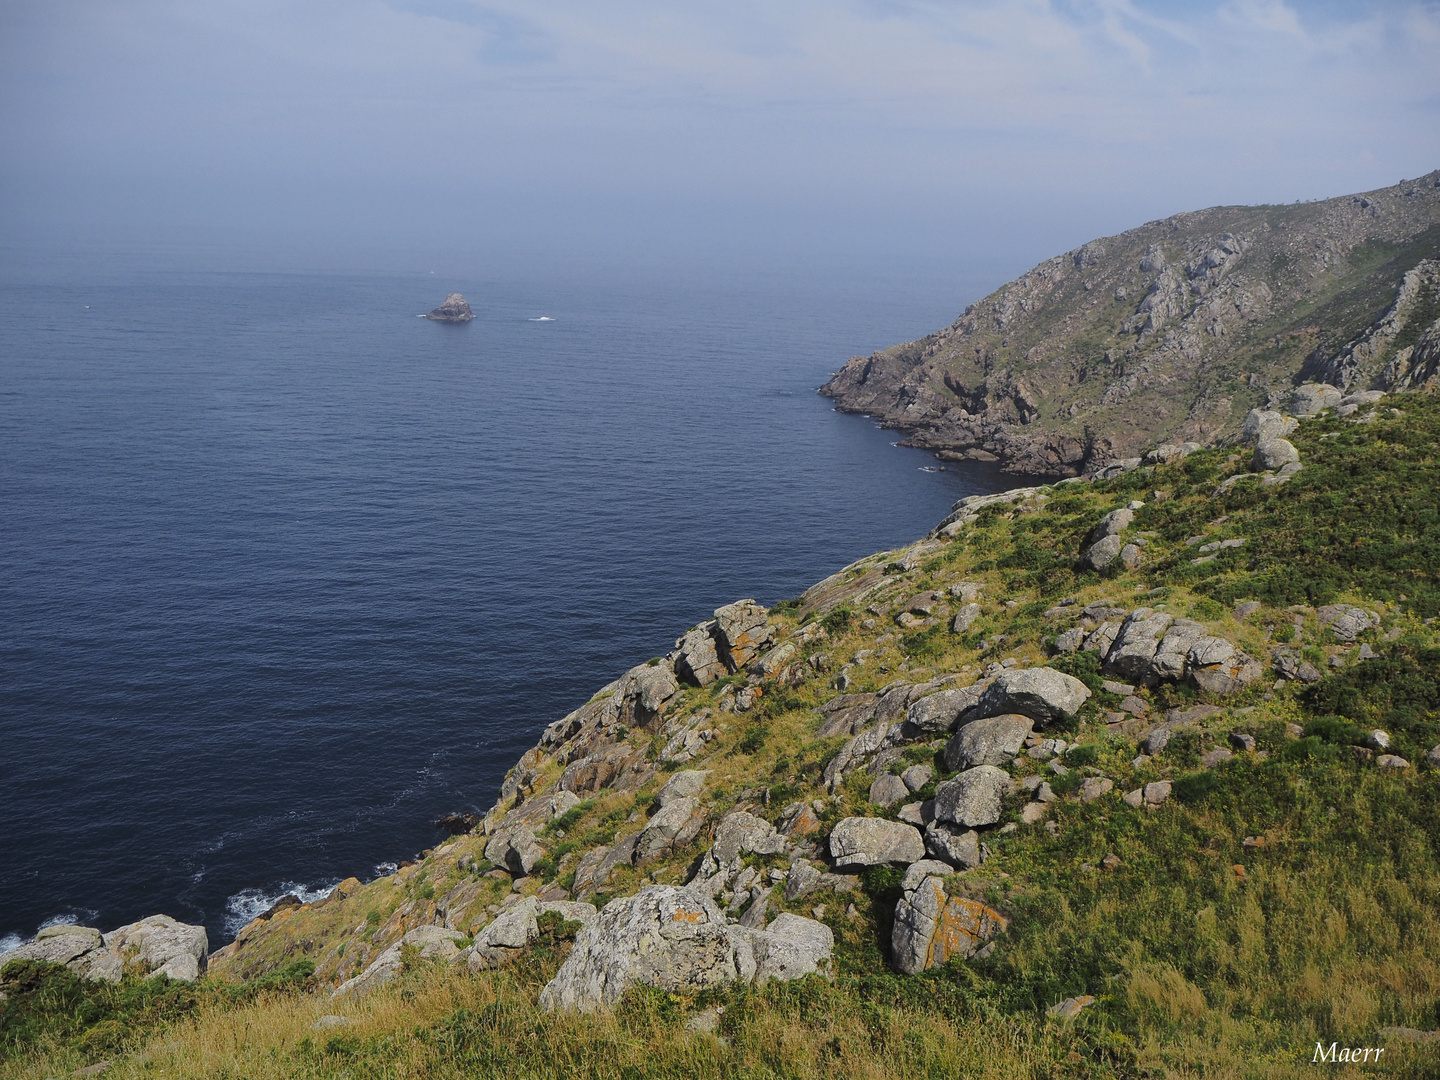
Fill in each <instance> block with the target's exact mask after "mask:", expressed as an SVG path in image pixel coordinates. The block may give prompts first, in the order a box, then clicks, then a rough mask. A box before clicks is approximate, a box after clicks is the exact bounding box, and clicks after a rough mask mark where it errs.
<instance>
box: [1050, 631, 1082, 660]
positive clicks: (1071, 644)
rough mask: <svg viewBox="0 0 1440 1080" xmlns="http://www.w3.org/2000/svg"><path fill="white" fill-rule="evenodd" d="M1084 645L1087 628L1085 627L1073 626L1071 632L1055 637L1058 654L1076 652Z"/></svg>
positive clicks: (1064, 632)
mask: <svg viewBox="0 0 1440 1080" xmlns="http://www.w3.org/2000/svg"><path fill="white" fill-rule="evenodd" d="M1084 643H1085V628H1084V627H1083V626H1072V627H1071V628H1070V629H1069V630H1066V631H1063V632H1062V633H1060V634H1057V635H1055V651H1056V652H1057V653H1072V652H1075V651H1077V650H1078V649H1079V648H1080V646H1081V645H1083V644H1084Z"/></svg>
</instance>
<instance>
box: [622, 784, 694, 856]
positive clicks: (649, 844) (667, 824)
mask: <svg viewBox="0 0 1440 1080" xmlns="http://www.w3.org/2000/svg"><path fill="white" fill-rule="evenodd" d="M699 806H700V802H699V800H698V799H694V798H688V797H678V798H671V799H669V800H668V801H667V802H666V803H665V804H664V805H663V806H661V808H660V809H659V810H658V811H657V812H656V813H655V815H654V816H653V817H652V818H651V819H650V821H649V822H648V823H647V824H646V826H645V828H644V830H643V831H642V832H641V833H640V839H638V840H636V841H635V862H636V864H637V865H638V864H639V863H642V862H645V861H646V860H648V859H658V858H660V857H661V856H662V855H667V854H669V852H670V850H671V849H672V848H673V847H675V846H676V837H677V836H678V835H680V833H681V832H682V831H683V830H684V829H685V826H686V825H688V824H689V823H690V819H691V817H693V816H694V814H695V812H696V810H697V809H698V808H699ZM697 831H698V830H697Z"/></svg>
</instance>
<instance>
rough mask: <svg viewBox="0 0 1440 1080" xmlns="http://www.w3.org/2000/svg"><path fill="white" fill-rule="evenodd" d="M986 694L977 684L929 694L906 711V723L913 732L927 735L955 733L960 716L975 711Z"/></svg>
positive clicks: (983, 688) (982, 687)
mask: <svg viewBox="0 0 1440 1080" xmlns="http://www.w3.org/2000/svg"><path fill="white" fill-rule="evenodd" d="M984 693H985V687H984V686H982V685H978V684H977V685H975V686H965V687H960V688H959V689H955V690H941V691H940V692H939V693H938V694H927V695H926V696H925V697H922V698H920V699H919V700H918V701H916V702H914V704H912V705H911V706H910V707H909V708H908V709H906V710H905V723H906V725H907V727H908V728H909V729H910V730H911V731H913V732H918V733H921V734H925V735H940V734H943V733H944V732H947V731H953V730H954V728H955V724H956V722H957V721H958V720H959V719H960V714H961V713H963V712H965V711H966V710H968V709H973V708H974V707H975V705H976V704H977V703H979V701H980V698H981V695H983V694H984Z"/></svg>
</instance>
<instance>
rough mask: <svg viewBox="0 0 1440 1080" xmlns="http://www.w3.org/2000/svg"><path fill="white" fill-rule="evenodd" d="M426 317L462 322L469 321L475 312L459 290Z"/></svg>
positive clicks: (442, 320)
mask: <svg viewBox="0 0 1440 1080" xmlns="http://www.w3.org/2000/svg"><path fill="white" fill-rule="evenodd" d="M425 318H427V319H434V320H435V321H436V322H452V323H460V322H469V321H470V320H471V319H473V318H475V313H474V312H473V311H471V310H470V305H469V304H467V303H466V302H465V297H463V296H461V295H460V294H459V293H458V292H457V293H451V294H450V295H449V296H447V297H445V302H444V303H442V304H441V305H440V306H439V307H437V308H435V309H433V310H432V311H431V312H429V314H427V315H426V316H425Z"/></svg>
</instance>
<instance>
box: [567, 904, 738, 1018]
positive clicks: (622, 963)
mask: <svg viewBox="0 0 1440 1080" xmlns="http://www.w3.org/2000/svg"><path fill="white" fill-rule="evenodd" d="M754 975H755V955H754V949H753V947H752V946H751V945H750V943H749V940H748V938H746V937H745V936H743V934H742V933H741V932H739V931H737V930H735V929H732V928H731V927H730V926H729V925H728V924H727V923H726V921H725V915H724V913H723V912H722V911H721V910H720V908H719V907H718V906H717V905H716V904H715V901H713V900H711V899H710V898H709V897H707V896H704V895H703V894H701V893H699V892H697V891H696V890H694V889H689V888H683V887H674V886H664V885H651V886H647V887H646V888H643V889H641V890H640V891H639V892H638V893H636V894H635V895H634V896H626V897H621V898H620V899H617V900H612V901H610V903H608V904H606V905H605V907H604V909H603V910H602V911H601V912H600V914H599V915H598V916H597V917H596V918H595V919H594V920H593V921H592V922H590V923H589V924H588V925H587V926H586V927H585V928H584V929H582V930H581V931H580V933H579V934H577V935H576V938H575V946H574V948H573V949H572V950H571V951H570V956H569V957H568V958H567V959H566V961H565V963H564V964H562V965H561V967H560V970H559V972H557V973H556V975H555V978H554V979H552V980H551V981H550V983H549V984H548V985H547V986H546V987H545V989H544V990H542V991H541V993H540V1004H541V1005H542V1007H544V1008H545V1009H549V1010H553V1009H578V1010H580V1011H582V1012H590V1011H593V1010H594V1009H596V1008H599V1007H600V1006H604V1005H614V1004H615V1003H616V1002H617V1001H619V1000H620V998H621V997H622V996H623V995H624V993H625V991H626V990H627V989H628V988H629V987H630V986H632V985H634V984H636V983H641V984H645V985H648V986H656V987H659V988H660V989H663V990H671V991H694V990H702V989H705V988H706V987H709V986H718V985H721V984H724V983H728V982H736V981H742V982H749V981H750V980H751V979H752V978H753V977H754Z"/></svg>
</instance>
